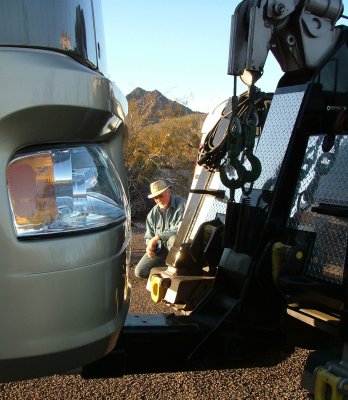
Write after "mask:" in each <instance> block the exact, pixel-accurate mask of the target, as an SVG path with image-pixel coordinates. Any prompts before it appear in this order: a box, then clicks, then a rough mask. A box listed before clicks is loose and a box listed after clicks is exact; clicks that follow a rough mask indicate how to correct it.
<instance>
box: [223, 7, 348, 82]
mask: <svg viewBox="0 0 348 400" xmlns="http://www.w3.org/2000/svg"><path fill="white" fill-rule="evenodd" d="M342 13H343V5H342V0H332V1H330V0H307V1H305V0H261V1H260V0H258V1H257V0H244V1H243V2H241V3H240V4H239V5H238V6H237V8H236V10H235V12H234V14H233V16H232V24H231V38H230V52H229V64H228V74H229V75H237V76H240V75H242V74H243V73H244V71H245V70H246V71H250V72H252V73H253V74H254V76H255V78H258V77H260V76H261V74H262V72H263V68H264V65H265V62H266V58H267V55H268V52H269V50H271V52H272V53H273V55H274V56H275V58H276V59H277V61H278V63H279V64H280V66H281V68H282V70H283V71H284V72H292V71H298V70H303V69H307V68H308V69H314V68H316V67H317V66H318V65H319V64H320V63H321V62H322V60H323V59H324V58H325V57H326V55H327V54H328V53H329V52H330V51H332V49H333V48H334V47H335V45H336V44H337V41H338V38H339V35H340V34H341V27H335V24H336V22H337V20H338V19H339V18H340V17H341V16H342ZM255 81H256V80H254V82H255Z"/></svg>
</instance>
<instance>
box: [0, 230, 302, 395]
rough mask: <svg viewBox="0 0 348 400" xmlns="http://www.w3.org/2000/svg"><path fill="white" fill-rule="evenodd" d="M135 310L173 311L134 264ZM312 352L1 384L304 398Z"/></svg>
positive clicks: (6, 389) (51, 389) (21, 390)
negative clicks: (232, 363)
mask: <svg viewBox="0 0 348 400" xmlns="http://www.w3.org/2000/svg"><path fill="white" fill-rule="evenodd" d="M132 243H133V256H132V262H133V263H135V262H136V261H137V260H138V259H139V258H140V256H141V255H142V252H143V251H144V240H143V226H142V225H141V224H135V225H134V228H133V240H132ZM130 277H131V282H132V300H131V307H130V312H132V313H157V312H168V311H169V309H168V307H167V306H166V305H164V304H156V303H153V302H152V301H151V300H150V296H149V293H148V292H147V291H146V290H145V281H142V280H136V279H135V278H134V270H133V268H131V271H130ZM308 353H309V351H308V350H306V349H301V348H297V349H296V350H295V352H294V353H293V354H292V355H291V356H290V357H289V358H287V359H285V360H283V361H282V362H281V363H279V364H277V365H276V366H271V367H262V368H259V367H253V368H243V369H242V368H237V369H224V370H212V371H194V372H182V373H163V374H143V375H128V376H124V377H122V378H112V379H92V380H88V381H87V380H83V379H82V378H81V377H80V376H78V375H68V376H60V375H54V376H52V377H47V378H41V379H32V380H27V381H21V382H13V383H7V384H0V399H11V400H12V399H27V400H29V399H30V400H31V399H64V400H66V399H74V400H75V399H116V400H117V399H120V400H121V399H131V400H157V399H158V400H171V399H173V400H174V399H178V400H181V399H182V400H189V399H196V400H209V399H214V400H215V399H219V400H235V399H236V400H237V399H238V400H242V399H245V400H254V399H255V400H256V399H260V400H270V399H272V400H282V399H291V400H301V399H309V398H310V397H309V396H308V393H307V392H306V391H305V390H303V389H301V387H300V379H301V373H302V369H303V365H304V363H305V360H306V358H307V355H308Z"/></svg>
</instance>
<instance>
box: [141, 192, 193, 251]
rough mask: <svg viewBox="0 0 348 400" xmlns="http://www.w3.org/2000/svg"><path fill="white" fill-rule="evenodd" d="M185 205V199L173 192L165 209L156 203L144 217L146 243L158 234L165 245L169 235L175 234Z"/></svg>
mask: <svg viewBox="0 0 348 400" xmlns="http://www.w3.org/2000/svg"><path fill="white" fill-rule="evenodd" d="M185 205H186V200H185V199H183V198H182V197H180V196H175V195H173V194H172V195H171V198H170V206H169V208H168V209H167V210H166V211H163V210H162V209H161V208H160V207H159V206H158V205H157V204H156V205H155V206H154V207H153V208H152V209H151V211H150V212H149V214H148V215H147V218H146V232H145V240H146V244H147V243H148V242H149V240H150V239H152V238H153V237H154V236H155V235H158V236H159V237H160V239H161V241H162V243H163V244H164V245H165V244H166V242H167V240H168V239H169V238H170V237H171V236H173V235H176V233H177V232H178V229H179V225H180V222H181V221H182V219H183V216H184V210H185Z"/></svg>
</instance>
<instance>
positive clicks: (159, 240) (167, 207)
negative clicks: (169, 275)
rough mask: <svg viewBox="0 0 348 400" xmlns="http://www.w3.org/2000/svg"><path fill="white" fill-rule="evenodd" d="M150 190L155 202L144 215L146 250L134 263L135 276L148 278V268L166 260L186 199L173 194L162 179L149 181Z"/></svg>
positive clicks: (157, 265) (150, 196) (162, 263)
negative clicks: (135, 263)
mask: <svg viewBox="0 0 348 400" xmlns="http://www.w3.org/2000/svg"><path fill="white" fill-rule="evenodd" d="M150 191H151V194H150V195H149V196H148V198H149V199H154V201H155V203H156V205H155V206H154V207H153V208H152V210H151V211H150V212H149V214H148V215H147V218H146V232H145V241H146V253H145V254H144V255H143V257H142V258H141V260H140V261H139V263H138V265H137V266H136V267H135V271H134V273H135V276H136V277H137V278H148V276H149V274H150V270H151V268H153V267H159V266H163V265H164V264H165V260H166V258H167V255H168V252H169V250H170V249H171V247H172V246H173V244H174V241H175V236H176V234H177V232H178V229H179V225H180V222H181V221H182V219H183V215H184V210H185V200H184V199H183V198H182V197H179V196H175V195H174V194H172V192H171V186H169V185H168V184H167V183H166V182H165V181H163V180H158V181H156V182H153V183H151V185H150Z"/></svg>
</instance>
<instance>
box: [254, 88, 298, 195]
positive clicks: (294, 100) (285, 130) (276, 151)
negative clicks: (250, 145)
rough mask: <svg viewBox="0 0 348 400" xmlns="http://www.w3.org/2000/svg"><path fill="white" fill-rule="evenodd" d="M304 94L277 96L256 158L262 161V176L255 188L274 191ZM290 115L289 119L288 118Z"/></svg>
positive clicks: (258, 146)
mask: <svg viewBox="0 0 348 400" xmlns="http://www.w3.org/2000/svg"><path fill="white" fill-rule="evenodd" d="M303 95H304V91H299V92H292V93H285V94H277V93H276V94H275V96H274V97H273V100H272V104H271V107H270V110H269V112H268V115H267V120H266V123H265V126H264V129H263V132H262V136H261V138H260V141H259V143H258V145H257V148H256V151H255V154H256V156H257V157H258V158H259V160H260V161H261V165H262V172H261V175H260V177H259V179H258V180H257V181H256V182H255V183H254V188H256V189H262V188H264V185H265V184H266V185H267V189H268V190H272V189H273V188H274V185H275V182H276V179H277V177H278V173H279V169H280V166H281V164H282V162H283V159H284V155H285V152H286V149H287V147H288V143H289V140H290V136H291V134H292V131H293V129H294V126H295V122H296V119H297V116H298V112H299V109H300V106H301V103H302V100H303ZM285 115H286V118H284V116H285Z"/></svg>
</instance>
